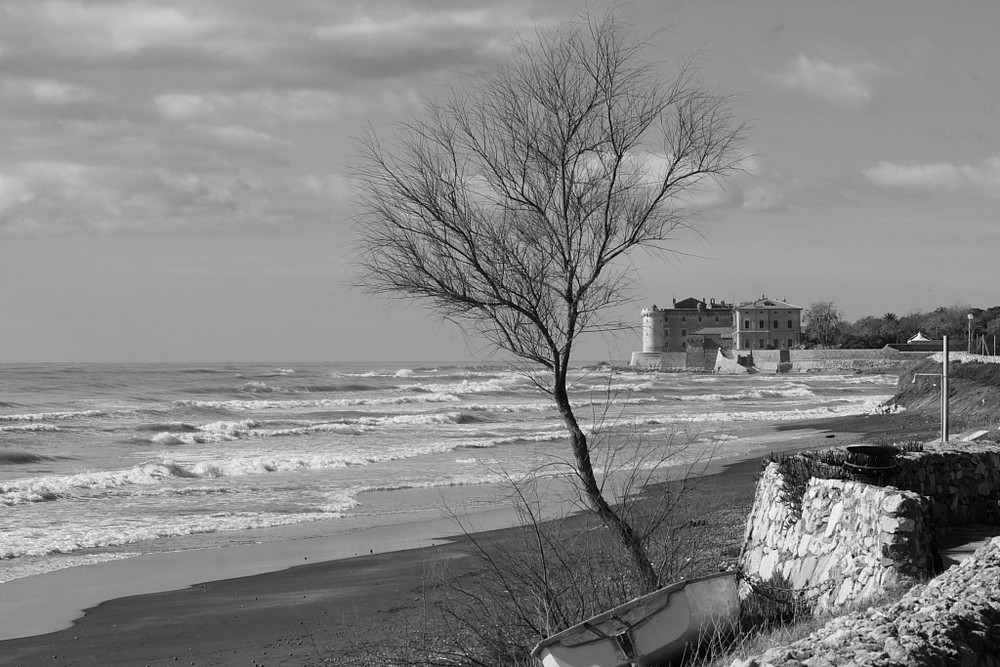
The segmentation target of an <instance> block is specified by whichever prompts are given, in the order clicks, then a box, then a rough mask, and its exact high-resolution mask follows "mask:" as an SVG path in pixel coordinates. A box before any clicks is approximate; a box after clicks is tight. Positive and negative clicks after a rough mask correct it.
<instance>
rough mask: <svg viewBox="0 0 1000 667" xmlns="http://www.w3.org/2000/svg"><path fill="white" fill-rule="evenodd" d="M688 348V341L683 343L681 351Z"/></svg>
mask: <svg viewBox="0 0 1000 667" xmlns="http://www.w3.org/2000/svg"><path fill="white" fill-rule="evenodd" d="M687 346H688V344H687V342H686V341H681V349H682V350H686V349H687Z"/></svg>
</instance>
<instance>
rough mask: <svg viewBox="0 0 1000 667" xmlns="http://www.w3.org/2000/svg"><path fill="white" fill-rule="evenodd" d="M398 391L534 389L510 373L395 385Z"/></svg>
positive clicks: (482, 392)
mask: <svg viewBox="0 0 1000 667" xmlns="http://www.w3.org/2000/svg"><path fill="white" fill-rule="evenodd" d="M397 389H398V390H399V391H408V392H428V393H431V394H502V393H507V392H518V391H536V389H535V387H534V386H533V385H530V384H529V383H528V382H527V380H526V379H525V378H524V376H522V375H517V374H511V375H507V376H503V377H494V378H490V379H487V380H477V381H470V380H462V381H461V382H450V383H433V382H416V383H413V384H404V385H399V386H398V387H397Z"/></svg>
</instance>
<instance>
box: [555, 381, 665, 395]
mask: <svg viewBox="0 0 1000 667" xmlns="http://www.w3.org/2000/svg"><path fill="white" fill-rule="evenodd" d="M652 388H653V383H652V382H650V381H649V380H644V381H641V382H632V383H629V382H612V383H609V384H591V385H587V386H579V387H577V386H574V387H572V388H571V389H570V391H573V392H576V391H588V392H602V393H610V394H621V393H630V392H643V391H649V390H651V389H652Z"/></svg>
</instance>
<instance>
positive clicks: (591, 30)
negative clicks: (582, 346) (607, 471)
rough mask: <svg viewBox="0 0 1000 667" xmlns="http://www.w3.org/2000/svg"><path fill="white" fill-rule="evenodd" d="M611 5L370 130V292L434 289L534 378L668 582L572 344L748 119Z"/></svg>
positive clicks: (440, 305)
mask: <svg viewBox="0 0 1000 667" xmlns="http://www.w3.org/2000/svg"><path fill="white" fill-rule="evenodd" d="M645 46H646V44H645V43H643V42H637V41H634V40H632V39H630V38H628V36H627V35H626V30H625V26H624V25H623V24H622V23H621V21H620V20H619V19H617V18H616V17H615V15H614V13H609V14H607V15H606V16H604V17H603V18H602V19H596V18H594V17H588V18H587V19H586V20H584V21H581V22H579V23H574V24H570V25H567V26H564V27H563V28H561V29H559V30H555V31H540V32H538V33H537V34H536V35H535V36H534V38H532V39H526V40H520V41H518V43H517V44H516V49H515V51H514V53H513V55H512V56H511V58H510V60H509V61H508V62H507V63H506V64H504V65H503V66H501V67H500V68H499V69H497V70H496V71H495V72H494V73H492V74H489V75H487V76H483V77H481V78H479V79H478V80H475V81H472V82H470V84H469V86H468V87H466V88H457V89H455V90H453V91H451V93H450V95H449V96H448V97H447V99H446V100H445V101H444V102H431V101H429V102H427V103H426V105H425V113H424V115H423V117H422V118H419V119H416V120H412V121H411V122H409V123H406V124H403V125H401V126H399V128H398V132H397V133H396V134H395V136H394V137H393V140H392V142H391V146H387V145H386V144H385V143H383V139H382V138H381V137H379V136H377V135H376V134H375V133H374V131H372V132H371V133H370V134H369V135H368V136H367V137H366V138H364V139H363V140H362V141H361V144H360V166H359V167H358V169H357V171H356V180H357V182H358V185H359V190H360V192H361V197H362V199H361V212H362V215H361V221H360V223H359V236H360V244H359V245H360V248H359V250H360V260H359V264H360V267H361V284H362V285H363V286H364V287H366V288H367V289H369V290H372V291H374V292H376V293H381V294H387V295H389V296H394V297H401V298H412V299H419V300H422V301H424V302H426V303H428V304H429V305H430V306H431V307H432V308H434V309H435V310H437V311H438V312H439V313H441V315H443V316H444V317H445V318H447V319H450V320H452V321H454V322H456V323H458V324H459V325H460V326H463V327H466V328H468V330H470V331H471V332H474V333H475V334H478V335H479V336H482V337H483V338H485V339H486V340H487V341H489V342H490V343H491V344H493V345H495V346H496V347H498V348H501V349H504V350H507V351H509V352H511V353H513V354H514V355H517V356H518V357H520V358H521V359H523V360H526V361H528V362H532V363H534V364H538V365H540V366H542V367H543V368H545V369H547V370H548V371H549V373H548V374H544V375H538V374H536V375H535V376H534V378H535V382H536V384H537V386H538V388H539V389H540V390H541V391H543V392H545V393H546V394H548V395H549V396H551V397H552V399H553V400H554V402H555V404H556V406H557V407H558V410H559V412H560V414H561V415H562V418H563V421H564V423H565V425H566V428H567V431H568V433H569V439H570V447H571V449H572V455H573V458H572V466H573V472H574V474H575V476H576V480H577V482H578V484H579V487H580V488H581V490H582V494H583V497H584V498H585V499H586V500H587V502H588V504H589V505H590V507H591V508H592V509H593V511H594V512H595V513H596V514H597V515H598V516H599V517H600V518H601V520H602V521H603V522H604V523H605V524H606V525H607V526H608V527H609V528H611V529H612V530H613V531H614V534H616V535H617V536H618V538H619V539H620V541H621V543H622V544H623V545H624V547H625V548H626V550H627V551H628V553H629V554H630V556H631V558H632V560H633V562H634V564H635V567H636V569H637V571H638V573H639V576H640V578H641V582H642V587H643V588H645V589H652V588H655V587H656V586H657V585H658V583H659V580H658V575H657V573H656V571H655V570H654V568H653V566H652V565H651V563H650V559H649V558H648V555H647V553H646V551H645V545H644V543H643V537H642V535H640V534H639V533H638V532H637V531H636V530H635V528H634V527H633V525H631V524H630V522H629V521H628V519H627V517H623V516H622V515H621V514H620V513H619V512H617V511H616V509H615V507H613V506H612V505H611V504H610V503H609V502H608V500H607V499H606V498H605V496H604V493H603V489H602V486H601V483H600V482H599V481H598V479H597V477H596V475H595V472H594V469H593V462H592V460H591V449H590V443H589V441H588V436H587V433H586V432H585V431H584V429H583V428H582V427H581V425H580V423H579V421H578V419H577V416H576V414H575V412H574V407H573V404H572V402H571V401H570V398H569V393H568V388H567V373H568V372H569V367H570V360H571V357H572V354H573V350H574V347H575V345H576V343H577V341H578V340H579V339H580V337H581V336H583V335H584V334H587V333H590V332H601V331H608V330H611V329H616V328H619V327H621V326H622V323H619V322H615V321H613V320H611V319H610V316H611V314H612V311H613V307H614V306H618V305H621V304H624V303H627V302H628V299H629V297H630V293H629V289H628V288H629V286H630V278H631V273H630V271H631V265H630V263H629V254H630V253H632V252H633V251H635V250H638V249H647V250H652V249H658V250H661V251H663V250H666V249H667V248H666V246H665V243H666V242H667V241H669V240H671V239H672V238H673V237H674V235H675V233H676V232H678V231H681V230H683V229H686V228H689V227H690V226H691V222H690V216H691V211H690V209H689V208H687V206H686V205H685V202H686V201H689V200H690V199H691V198H692V196H693V194H694V193H695V192H697V189H698V188H699V187H702V186H704V185H706V184H707V183H708V182H710V181H711V180H713V179H716V178H718V177H722V176H724V175H726V174H728V173H730V172H733V171H734V170H737V169H738V168H739V164H740V161H741V157H742V156H741V154H740V150H741V144H742V138H743V134H744V128H743V126H742V124H740V123H737V122H735V121H734V120H733V117H732V115H731V112H730V110H729V108H728V102H727V99H726V98H725V97H723V96H720V95H719V94H716V93H713V92H711V91H709V90H706V89H705V88H704V87H702V86H701V85H699V82H698V81H697V79H696V78H695V77H694V76H693V69H692V68H690V67H682V68H681V69H680V71H679V73H678V74H677V76H676V77H675V78H673V79H672V80H670V81H664V80H662V79H661V77H660V76H658V74H657V72H656V71H655V69H654V68H653V66H652V65H651V64H649V63H648V62H646V61H645V60H643V51H644V47H645Z"/></svg>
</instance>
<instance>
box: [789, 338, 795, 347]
mask: <svg viewBox="0 0 1000 667" xmlns="http://www.w3.org/2000/svg"><path fill="white" fill-rule="evenodd" d="M792 345H794V343H792V339H791V338H789V339H788V349H791V348H792Z"/></svg>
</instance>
